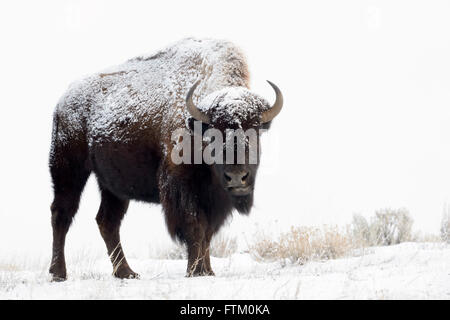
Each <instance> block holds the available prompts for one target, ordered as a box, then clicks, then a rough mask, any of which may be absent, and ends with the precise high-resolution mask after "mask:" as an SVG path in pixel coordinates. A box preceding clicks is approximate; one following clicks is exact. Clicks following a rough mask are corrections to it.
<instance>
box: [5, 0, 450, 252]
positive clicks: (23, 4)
mask: <svg viewBox="0 0 450 320" xmlns="http://www.w3.org/2000/svg"><path fill="white" fill-rule="evenodd" d="M449 17H450V2H449V1H392V0H391V1H375V0H372V1H289V2H288V1H286V2H284V1H254V2H253V1H220V2H215V1H179V2H173V1H164V2H162V1H161V2H153V1H152V2H151V1H121V2H119V1H39V2H38V1H2V2H1V4H0V44H1V47H0V56H1V59H0V88H1V89H0V90H1V91H0V103H1V114H0V139H1V140H0V141H1V149H0V150H1V157H0V194H1V201H0V221H1V222H0V250H7V251H19V250H29V249H33V250H42V251H43V252H45V253H46V254H49V252H50V244H51V227H50V210H49V206H50V203H51V201H52V190H51V181H50V176H49V172H48V152H49V148H50V134H51V125H52V113H53V109H54V107H55V104H56V102H57V100H58V99H59V97H60V96H61V95H62V94H63V93H64V91H65V89H66V88H67V86H68V85H69V83H70V82H72V81H74V80H76V79H78V78H80V77H82V76H84V75H87V74H89V73H93V72H97V71H100V70H102V69H104V68H106V67H109V66H111V65H115V64H119V63H122V62H123V61H125V60H127V59H129V58H131V57H134V56H136V55H139V54H143V53H149V52H152V51H155V50H158V49H160V48H162V47H164V46H166V45H168V44H170V43H172V42H174V41H177V40H179V39H181V38H183V37H188V36H194V37H214V38H223V39H228V40H231V41H233V42H235V43H236V44H238V45H239V46H241V47H242V49H243V50H244V51H245V53H246V55H247V57H248V61H249V65H250V69H251V70H250V71H251V73H252V87H253V89H254V91H256V92H258V93H260V94H262V95H264V96H265V97H267V98H268V99H269V100H270V101H273V99H274V96H273V91H272V90H271V88H270V87H269V86H268V85H267V83H266V82H265V80H266V79H270V80H271V81H273V82H275V83H276V84H277V85H278V86H279V87H280V88H281V89H282V91H283V94H284V96H285V105H284V109H283V111H282V113H281V114H280V115H279V116H278V118H277V119H276V120H275V121H274V123H273V126H272V129H271V130H270V131H269V133H268V134H267V137H266V139H265V142H264V143H265V144H263V146H262V148H263V152H264V154H263V157H264V159H263V160H264V162H265V163H263V165H262V167H261V169H260V175H259V178H258V181H257V187H256V195H255V196H256V203H255V210H254V211H253V212H252V216H251V217H250V218H248V219H247V218H241V217H238V215H237V214H235V218H234V220H233V222H232V223H231V226H230V228H229V229H231V230H240V233H242V232H241V231H242V230H251V228H248V226H255V224H256V223H258V224H259V227H260V228H271V226H273V225H274V223H275V221H278V224H279V225H282V226H290V225H313V224H322V223H331V224H335V223H337V224H343V223H347V222H349V221H350V220H351V217H352V215H353V214H354V213H361V214H363V215H365V216H370V215H372V214H373V213H374V211H375V210H376V209H380V208H386V207H390V208H400V207H405V208H407V209H409V211H410V213H411V215H412V217H413V218H414V220H415V224H414V228H415V229H416V230H422V231H425V232H433V233H437V232H438V229H439V224H440V219H441V216H442V211H443V208H444V205H445V204H446V203H448V202H450V126H449V124H450V58H449V57H450V19H449ZM96 188H97V187H96V182H95V179H93V178H91V179H90V181H89V183H88V186H87V188H86V190H85V193H84V195H83V199H82V203H81V206H80V211H79V213H78V215H77V218H76V222H75V224H74V227H73V228H72V229H71V231H70V232H69V237H68V241H67V244H68V246H69V247H71V246H79V245H86V244H89V245H91V246H94V247H103V246H104V244H103V242H102V240H101V238H100V235H99V234H98V230H97V226H96V223H95V220H94V217H95V215H96V212H97V209H98V205H99V196H98V194H97V190H96ZM247 228H248V229H247ZM249 232H250V231H249ZM122 237H123V242H124V245H125V246H126V247H130V248H132V247H133V244H136V243H137V242H140V243H142V242H146V243H149V245H151V244H155V245H156V244H162V243H163V244H168V243H170V239H169V238H168V236H167V235H166V231H165V226H164V221H163V219H162V213H161V209H160V207H159V206H149V205H144V204H134V205H132V206H130V209H129V211H128V214H127V216H126V218H125V220H124V224H123V229H122Z"/></svg>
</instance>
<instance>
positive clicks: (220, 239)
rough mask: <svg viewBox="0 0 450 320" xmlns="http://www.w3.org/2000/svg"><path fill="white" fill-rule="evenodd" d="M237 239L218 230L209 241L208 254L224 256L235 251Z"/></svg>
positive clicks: (218, 256)
mask: <svg viewBox="0 0 450 320" xmlns="http://www.w3.org/2000/svg"><path fill="white" fill-rule="evenodd" d="M236 251H237V240H236V238H235V237H230V236H227V235H226V234H225V233H222V232H220V233H219V234H217V235H215V236H214V238H213V239H212V241H211V246H210V254H211V256H213V257H217V258H226V257H229V256H231V255H232V254H234V253H236Z"/></svg>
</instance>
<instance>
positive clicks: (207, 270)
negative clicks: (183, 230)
mask: <svg viewBox="0 0 450 320" xmlns="http://www.w3.org/2000/svg"><path fill="white" fill-rule="evenodd" d="M212 236H213V232H212V230H210V229H209V228H208V229H207V230H206V232H205V240H204V241H203V252H204V257H205V259H204V266H205V273H206V275H207V276H214V275H215V274H214V271H213V270H212V268H211V260H210V257H209V251H210V244H211V238H212Z"/></svg>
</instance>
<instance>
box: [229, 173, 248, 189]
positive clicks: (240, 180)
mask: <svg viewBox="0 0 450 320" xmlns="http://www.w3.org/2000/svg"><path fill="white" fill-rule="evenodd" d="M224 175H225V181H227V184H228V187H242V186H244V185H245V184H246V180H247V178H248V176H249V172H248V171H240V172H224Z"/></svg>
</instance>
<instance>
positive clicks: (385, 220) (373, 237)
mask: <svg viewBox="0 0 450 320" xmlns="http://www.w3.org/2000/svg"><path fill="white" fill-rule="evenodd" d="M412 225H413V219H412V218H411V217H410V215H409V212H408V211H407V210H406V209H398V210H393V209H383V210H379V211H377V212H375V216H374V217H372V218H371V219H370V223H369V222H368V221H367V220H366V219H365V218H364V217H363V216H361V215H354V216H353V221H352V224H351V229H352V234H353V238H354V240H355V241H361V242H362V243H363V244H364V245H366V246H389V245H393V244H398V243H401V242H405V241H413V240H414V239H413V236H412V232H411V230H412Z"/></svg>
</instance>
